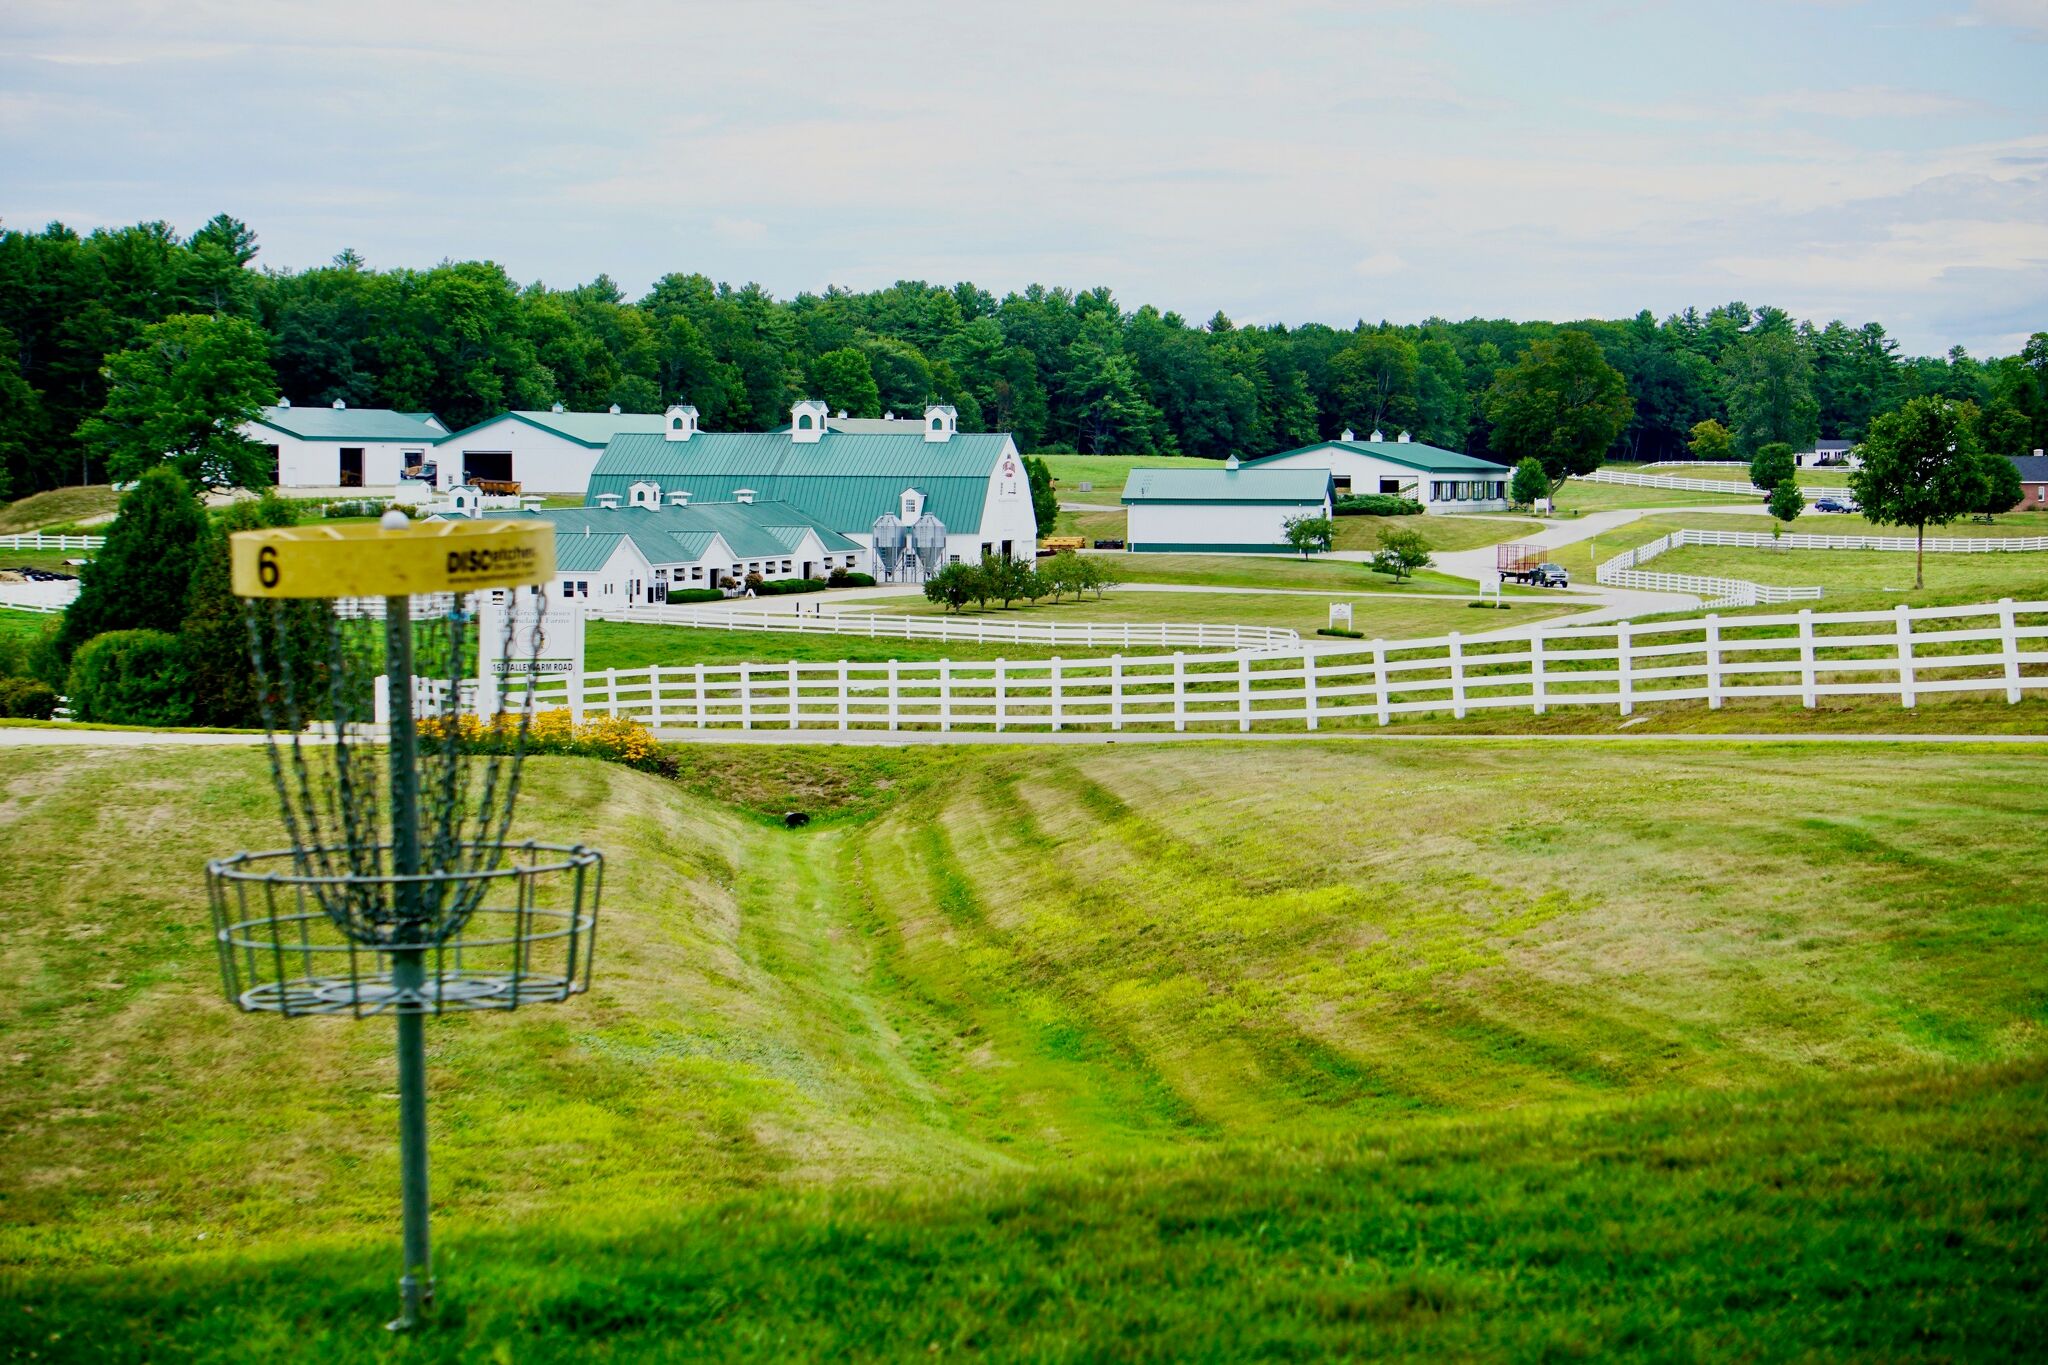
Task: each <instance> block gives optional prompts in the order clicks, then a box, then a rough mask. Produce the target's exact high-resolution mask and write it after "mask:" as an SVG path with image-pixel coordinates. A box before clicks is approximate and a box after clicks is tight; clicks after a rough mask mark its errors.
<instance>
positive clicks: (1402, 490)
mask: <svg viewBox="0 0 2048 1365" xmlns="http://www.w3.org/2000/svg"><path fill="white" fill-rule="evenodd" d="M1244 467H1245V468H1246V469H1326V470H1328V471H1329V472H1330V478H1331V481H1332V484H1333V485H1334V488H1335V492H1336V495H1337V496H1338V497H1340V498H1341V497H1345V496H1348V495H1357V494H1365V493H1386V494H1391V495H1393V496H1395V497H1402V498H1412V499H1414V500H1415V501H1416V502H1419V503H1421V504H1422V510H1423V511H1425V512H1432V513H1439V514H1441V513H1452V512H1505V511H1507V509H1508V480H1509V479H1511V478H1513V477H1514V471H1513V470H1511V469H1509V468H1508V467H1507V466H1506V465H1499V464H1495V463H1494V462H1493V461H1491V460H1482V459H1480V458H1479V457H1477V456H1476V455H1461V454H1459V453H1458V452H1457V451H1455V450H1442V449H1439V448H1438V447H1436V446H1431V445H1424V444H1422V443H1421V442H1420V441H1411V440H1409V439H1408V433H1406V432H1402V433H1401V435H1400V436H1398V437H1397V438H1395V439H1394V440H1391V441H1389V440H1386V439H1384V438H1383V437H1382V436H1381V435H1380V433H1379V432H1377V431H1375V432H1374V433H1373V434H1372V436H1371V437H1370V438H1368V439H1366V440H1363V441H1361V440H1358V439H1357V438H1356V437H1354V436H1353V435H1352V434H1351V433H1350V432H1349V431H1346V432H1345V433H1344V434H1343V436H1342V437H1340V438H1339V439H1337V440H1334V441H1318V442H1316V443H1315V444H1314V445H1309V446H1302V447H1301V448H1300V449H1298V450H1283V451H1281V452H1280V453H1279V454H1277V455H1267V456H1265V457H1264V458H1262V459H1257V460H1248V461H1246V462H1245V466H1244Z"/></svg>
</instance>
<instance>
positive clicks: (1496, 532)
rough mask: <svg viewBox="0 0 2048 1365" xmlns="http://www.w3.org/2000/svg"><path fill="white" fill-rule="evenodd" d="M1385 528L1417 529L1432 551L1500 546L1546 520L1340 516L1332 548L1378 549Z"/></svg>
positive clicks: (1531, 532) (1484, 517)
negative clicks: (1381, 532) (1382, 530)
mask: <svg viewBox="0 0 2048 1365" xmlns="http://www.w3.org/2000/svg"><path fill="white" fill-rule="evenodd" d="M1382 527H1400V528H1402V529H1404V530H1409V531H1414V532H1417V533H1418V534H1420V535H1421V536H1422V539H1423V541H1424V543H1425V544H1427V545H1428V546H1429V548H1430V549H1432V550H1474V549H1478V548H1479V547H1480V546H1482V545H1497V544H1499V543H1500V542H1501V541H1504V540H1516V539H1519V538H1521V537H1523V536H1527V535H1533V534H1535V533H1536V532H1538V531H1540V530H1542V529H1543V526H1542V523H1540V522H1535V521H1525V520H1523V519H1522V518H1520V517H1498V516H1436V517H1433V516H1430V515H1428V514H1426V513H1425V514H1423V515H1421V516H1414V517H1338V518H1337V537H1336V542H1335V544H1334V545H1333V546H1332V547H1331V548H1333V549H1338V550H1377V549H1378V548H1379V546H1380V541H1379V533H1380V529H1381V528H1382Z"/></svg>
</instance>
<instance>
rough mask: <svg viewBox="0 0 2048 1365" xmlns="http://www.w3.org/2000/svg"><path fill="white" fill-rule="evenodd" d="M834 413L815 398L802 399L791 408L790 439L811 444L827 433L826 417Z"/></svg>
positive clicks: (802, 443)
mask: <svg viewBox="0 0 2048 1365" xmlns="http://www.w3.org/2000/svg"><path fill="white" fill-rule="evenodd" d="M831 413H832V409H830V408H829V407H826V406H825V405H824V404H823V403H820V402H819V401H818V400H817V399H815V398H805V399H802V400H800V401H799V402H798V403H797V404H796V405H795V406H794V407H792V408H791V409H790V410H789V439H790V440H792V441H795V442H796V443H797V444H799V445H809V444H811V443H813V442H815V441H817V440H819V439H821V438H822V437H823V436H824V435H825V419H826V418H827V417H829V416H830V415H831Z"/></svg>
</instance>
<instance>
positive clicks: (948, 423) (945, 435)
mask: <svg viewBox="0 0 2048 1365" xmlns="http://www.w3.org/2000/svg"><path fill="white" fill-rule="evenodd" d="M959 429H960V414H959V413H958V412H957V411H955V410H954V408H953V405H952V404H951V403H939V404H936V405H934V406H932V407H928V408H926V409H925V410H924V438H925V440H927V441H950V440H952V439H953V433H954V432H956V431H958V430H959Z"/></svg>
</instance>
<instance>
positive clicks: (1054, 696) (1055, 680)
mask: <svg viewBox="0 0 2048 1365" xmlns="http://www.w3.org/2000/svg"><path fill="white" fill-rule="evenodd" d="M1046 695H1047V696H1048V697H1049V698H1050V699H1051V701H1052V728H1053V729H1054V730H1058V729H1059V728H1060V656H1059V655H1057V654H1055V655H1053V656H1052V682H1051V686H1050V687H1048V688H1047V689H1046Z"/></svg>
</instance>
